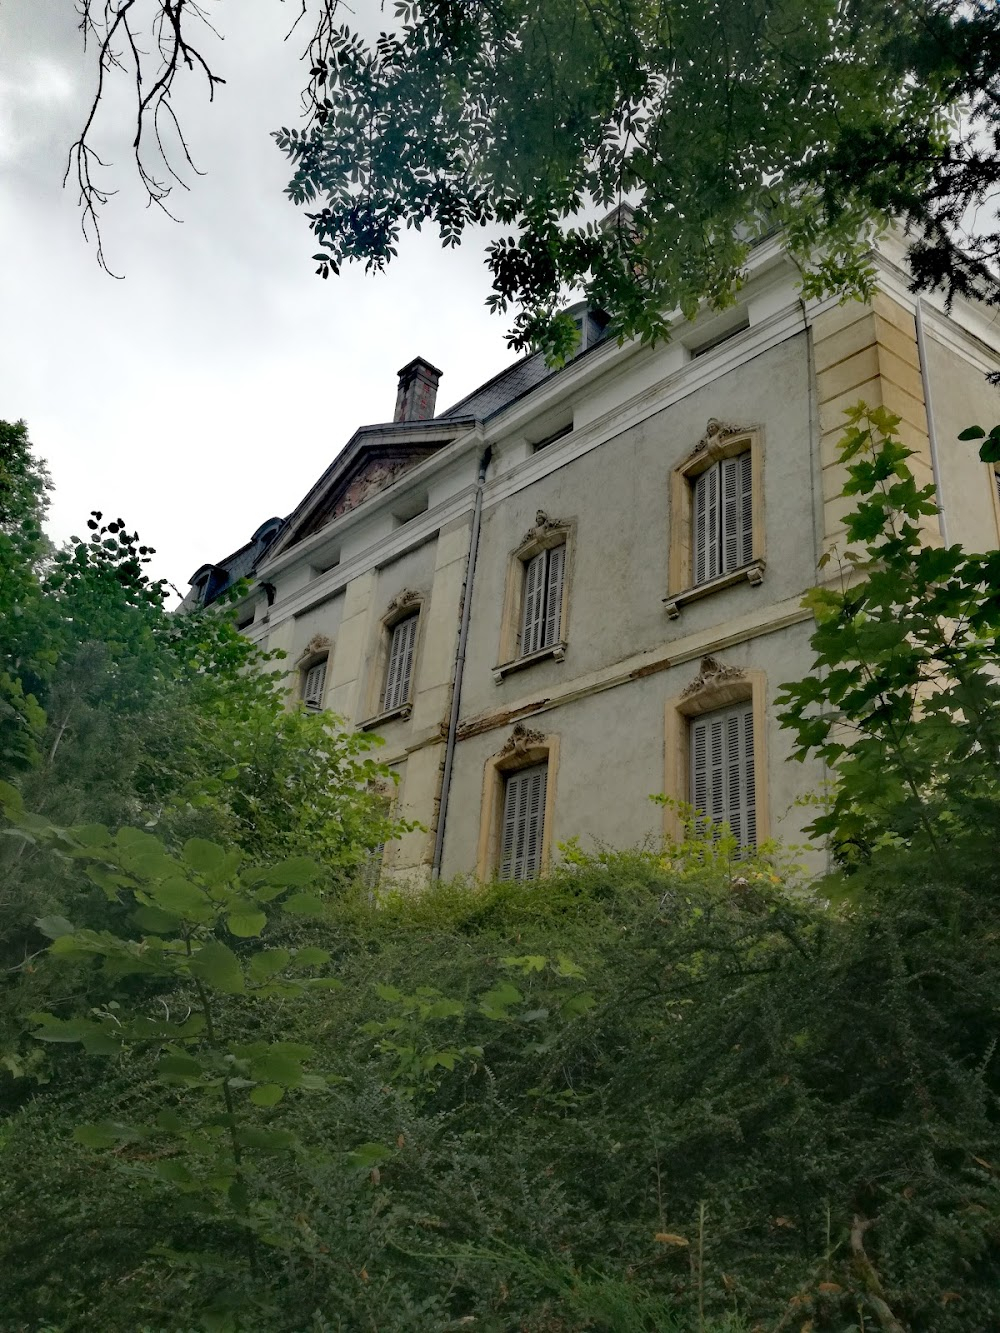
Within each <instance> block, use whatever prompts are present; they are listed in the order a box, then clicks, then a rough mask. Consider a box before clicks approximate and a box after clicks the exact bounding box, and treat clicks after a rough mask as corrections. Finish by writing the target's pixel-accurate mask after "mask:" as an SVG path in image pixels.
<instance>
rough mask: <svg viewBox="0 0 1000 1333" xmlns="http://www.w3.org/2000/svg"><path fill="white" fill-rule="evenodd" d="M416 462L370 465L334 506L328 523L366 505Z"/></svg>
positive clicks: (395, 461)
mask: <svg viewBox="0 0 1000 1333" xmlns="http://www.w3.org/2000/svg"><path fill="white" fill-rule="evenodd" d="M415 461H419V460H414V459H412V458H394V459H387V460H384V461H379V462H374V463H372V464H370V465H369V466H368V467H366V468H365V469H364V471H362V472H361V473H360V474H359V475H358V476H356V477H355V478H354V480H353V481H352V482H351V483H350V484H349V486H348V487H347V489H346V491H345V492H344V493H343V495H341V497H340V499H339V500H338V501H337V503H336V504H335V505H334V506H333V509H332V511H331V512H330V514H329V518H328V520H327V521H329V519H334V518H340V516H341V514H349V513H350V512H351V510H352V509H357V507H358V505H360V504H364V502H365V501H366V500H368V499H370V498H371V497H372V496H373V495H377V494H378V492H379V491H384V490H385V488H386V487H387V486H391V485H392V483H393V482H394V481H395V480H396V479H397V477H399V476H401V475H402V473H404V472H406V471H408V470H409V469H410V468H411V467H413V465H414V462H415Z"/></svg>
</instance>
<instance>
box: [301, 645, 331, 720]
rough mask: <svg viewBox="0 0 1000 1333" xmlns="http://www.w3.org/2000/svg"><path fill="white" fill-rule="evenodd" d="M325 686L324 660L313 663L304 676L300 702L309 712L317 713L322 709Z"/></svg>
mask: <svg viewBox="0 0 1000 1333" xmlns="http://www.w3.org/2000/svg"><path fill="white" fill-rule="evenodd" d="M325 684H326V658H325V657H324V658H323V660H322V662H316V663H314V664H313V665H312V666H311V667H310V668H309V670H308V671H307V672H306V674H305V679H304V680H303V682H302V702H303V703H304V704H305V706H306V707H307V708H308V709H309V710H310V712H318V711H319V710H320V709H321V708H322V707H323V687H324V686H325Z"/></svg>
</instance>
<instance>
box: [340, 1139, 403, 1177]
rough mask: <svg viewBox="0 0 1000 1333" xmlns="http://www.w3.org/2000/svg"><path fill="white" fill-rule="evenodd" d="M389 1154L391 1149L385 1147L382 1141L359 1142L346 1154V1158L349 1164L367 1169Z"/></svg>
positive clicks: (383, 1159) (389, 1155) (382, 1160)
mask: <svg viewBox="0 0 1000 1333" xmlns="http://www.w3.org/2000/svg"><path fill="white" fill-rule="evenodd" d="M391 1156H392V1149H391V1148H387V1147H386V1146H385V1144H384V1143H359V1144H358V1146H357V1147H356V1148H355V1149H354V1150H353V1151H352V1152H349V1153H348V1154H347V1160H348V1163H349V1164H350V1165H351V1166H356V1167H360V1168H363V1169H364V1170H366V1171H368V1170H370V1169H371V1168H372V1167H373V1166H376V1165H377V1164H378V1163H379V1162H384V1161H385V1160H386V1158H387V1157H391Z"/></svg>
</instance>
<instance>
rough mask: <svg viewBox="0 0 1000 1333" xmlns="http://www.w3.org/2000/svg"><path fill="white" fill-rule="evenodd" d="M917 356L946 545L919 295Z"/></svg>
mask: <svg viewBox="0 0 1000 1333" xmlns="http://www.w3.org/2000/svg"><path fill="white" fill-rule="evenodd" d="M917 356H918V357H919V359H920V383H921V385H922V386H923V390H924V411H925V412H926V413H927V442H928V444H929V445H930V451H931V473H932V475H933V477H934V490H935V491H936V492H937V505H938V523H939V525H940V528H941V541H942V542H943V543H944V545H945V546H947V545H948V523H947V520H946V519H945V514H944V493H943V491H942V490H941V466H940V461H939V459H938V442H937V428H936V427H935V425H934V405H933V403H932V401H931V381H930V376H929V375H928V373H927V345H926V343H925V342H924V316H923V306H922V304H921V301H920V297H919V296H918V297H917Z"/></svg>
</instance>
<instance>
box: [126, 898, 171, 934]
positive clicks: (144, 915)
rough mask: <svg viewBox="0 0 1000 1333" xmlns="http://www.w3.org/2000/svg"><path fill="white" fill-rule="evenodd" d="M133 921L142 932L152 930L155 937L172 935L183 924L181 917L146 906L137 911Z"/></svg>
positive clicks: (134, 913) (138, 908) (133, 914)
mask: <svg viewBox="0 0 1000 1333" xmlns="http://www.w3.org/2000/svg"><path fill="white" fill-rule="evenodd" d="M132 920H133V921H134V922H135V923H136V925H137V926H139V927H141V929H142V930H150V931H152V932H153V934H154V935H172V934H173V933H174V932H175V931H176V930H177V928H178V926H179V925H180V924H181V918H180V917H179V916H173V915H172V914H171V913H170V912H164V911H163V910H162V909H161V908H159V907H148V906H146V905H145V904H143V905H142V906H141V907H137V908H136V909H135V911H134V912H133V913H132Z"/></svg>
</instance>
